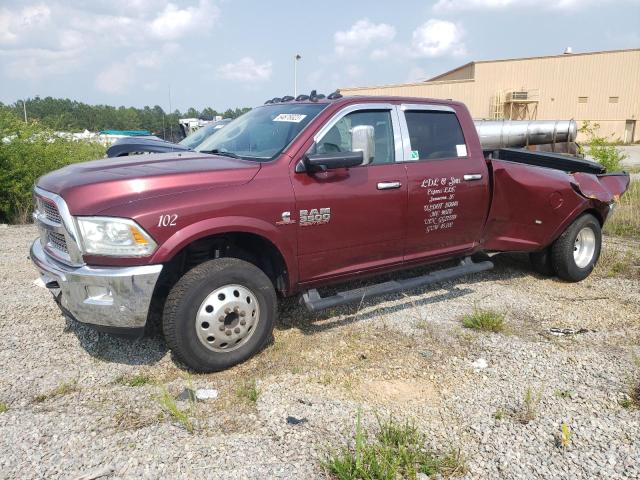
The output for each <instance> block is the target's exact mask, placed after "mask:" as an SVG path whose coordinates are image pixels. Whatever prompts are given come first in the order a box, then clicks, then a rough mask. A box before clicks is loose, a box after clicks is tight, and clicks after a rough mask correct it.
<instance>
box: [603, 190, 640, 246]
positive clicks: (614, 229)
mask: <svg viewBox="0 0 640 480" xmlns="http://www.w3.org/2000/svg"><path fill="white" fill-rule="evenodd" d="M604 233H606V234H608V235H617V236H620V237H630V238H638V237H639V236H640V182H638V181H635V182H631V185H630V186H629V189H628V190H627V191H626V192H625V194H624V195H622V197H620V201H619V202H618V204H617V205H616V207H615V210H614V211H613V213H612V214H611V215H610V216H609V218H608V219H607V223H605V224H604Z"/></svg>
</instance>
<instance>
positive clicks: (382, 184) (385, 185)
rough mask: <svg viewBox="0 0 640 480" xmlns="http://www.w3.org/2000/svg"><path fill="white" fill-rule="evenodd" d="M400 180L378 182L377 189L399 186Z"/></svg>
mask: <svg viewBox="0 0 640 480" xmlns="http://www.w3.org/2000/svg"><path fill="white" fill-rule="evenodd" d="M401 186H402V184H401V183H400V182H378V190H391V189H392V188H400V187H401Z"/></svg>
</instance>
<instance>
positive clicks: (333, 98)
mask: <svg viewBox="0 0 640 480" xmlns="http://www.w3.org/2000/svg"><path fill="white" fill-rule="evenodd" d="M363 100H366V101H367V102H375V103H424V104H434V103H435V104H439V105H464V104H463V103H462V102H459V101H456V100H452V99H442V98H424V97H404V96H392V95H384V96H382V95H380V96H378V95H349V96H342V95H340V94H339V93H336V92H334V93H332V94H331V95H329V96H324V95H321V94H320V95H317V96H316V95H315V91H314V92H312V95H311V96H308V95H299V96H298V97H297V98H295V99H294V98H293V97H290V96H284V97H282V98H280V97H275V98H273V99H269V100H267V101H266V102H265V105H271V104H275V105H278V104H282V103H292V104H314V103H315V104H318V103H320V104H337V105H346V104H349V103H356V102H362V101H363Z"/></svg>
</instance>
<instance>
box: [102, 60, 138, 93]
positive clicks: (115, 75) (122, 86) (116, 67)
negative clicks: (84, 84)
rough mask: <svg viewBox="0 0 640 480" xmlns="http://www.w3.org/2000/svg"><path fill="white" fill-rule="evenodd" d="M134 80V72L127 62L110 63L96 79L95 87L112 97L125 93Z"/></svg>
mask: <svg viewBox="0 0 640 480" xmlns="http://www.w3.org/2000/svg"><path fill="white" fill-rule="evenodd" d="M134 80H135V71H134V69H133V67H132V66H131V64H130V63H129V62H120V63H112V64H111V65H109V66H108V67H107V68H105V69H104V70H102V71H101V72H100V73H99V74H98V76H97V77H96V81H95V85H96V88H97V89H98V90H100V91H101V92H105V93H109V94H112V95H117V94H122V93H125V92H126V91H127V90H128V89H129V87H130V86H131V85H132V84H133V81H134Z"/></svg>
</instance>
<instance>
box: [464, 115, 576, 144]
mask: <svg viewBox="0 0 640 480" xmlns="http://www.w3.org/2000/svg"><path fill="white" fill-rule="evenodd" d="M475 124H476V130H477V131H478V136H479V137H480V144H481V145H482V149H483V150H495V149H499V148H522V147H527V146H529V145H545V144H556V143H568V142H574V141H575V139H576V135H577V133H578V126H577V125H576V121H575V120H530V121H528V120H476V121H475Z"/></svg>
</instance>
